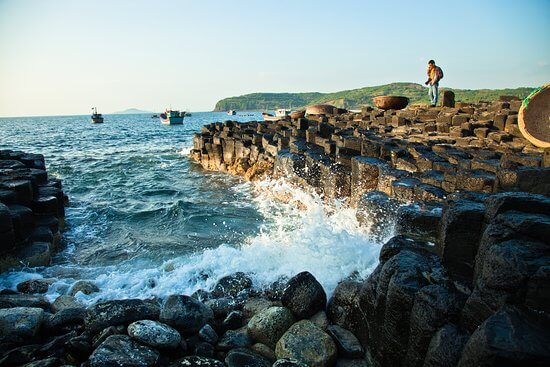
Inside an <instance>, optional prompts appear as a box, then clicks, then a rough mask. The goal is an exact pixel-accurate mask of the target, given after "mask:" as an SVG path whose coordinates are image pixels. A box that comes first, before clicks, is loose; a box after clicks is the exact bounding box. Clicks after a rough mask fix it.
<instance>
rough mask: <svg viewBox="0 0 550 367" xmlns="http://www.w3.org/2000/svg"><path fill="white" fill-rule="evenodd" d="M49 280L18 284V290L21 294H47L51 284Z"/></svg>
mask: <svg viewBox="0 0 550 367" xmlns="http://www.w3.org/2000/svg"><path fill="white" fill-rule="evenodd" d="M51 282H52V281H51V280H47V279H29V280H26V281H24V282H21V283H19V284H17V290H18V291H19V292H21V293H28V294H32V293H46V292H47V291H48V288H49V286H50V284H51Z"/></svg>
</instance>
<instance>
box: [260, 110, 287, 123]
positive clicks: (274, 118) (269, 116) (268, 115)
mask: <svg viewBox="0 0 550 367" xmlns="http://www.w3.org/2000/svg"><path fill="white" fill-rule="evenodd" d="M262 117H263V118H264V121H280V120H282V119H284V118H285V117H284V116H275V115H273V114H271V113H267V112H262Z"/></svg>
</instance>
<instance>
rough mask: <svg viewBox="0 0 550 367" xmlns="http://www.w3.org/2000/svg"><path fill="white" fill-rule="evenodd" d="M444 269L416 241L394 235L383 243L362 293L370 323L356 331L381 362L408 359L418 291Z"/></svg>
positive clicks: (360, 304) (435, 258)
mask: <svg viewBox="0 0 550 367" xmlns="http://www.w3.org/2000/svg"><path fill="white" fill-rule="evenodd" d="M441 273H442V269H441V266H440V265H439V261H438V258H437V256H436V255H434V254H432V253H430V252H428V251H426V250H425V249H424V248H423V245H422V244H421V243H419V242H417V241H412V240H408V239H405V238H402V237H395V238H393V239H392V240H390V241H388V242H387V243H386V244H385V245H384V246H383V247H382V250H381V252H380V265H379V266H378V267H377V268H376V269H375V271H374V272H373V273H372V274H371V275H370V276H369V278H368V279H367V281H366V282H365V284H364V285H363V287H362V288H361V291H360V295H359V306H360V309H361V310H362V312H363V314H364V317H365V319H366V321H367V327H364V328H359V329H358V330H357V331H356V336H357V337H358V338H359V340H360V341H361V344H362V345H368V347H369V351H370V352H371V354H372V355H373V358H374V359H375V360H377V361H378V362H379V363H381V364H382V365H388V366H394V365H400V364H401V363H402V361H403V360H404V359H405V355H406V352H407V348H408V343H409V335H410V316H411V310H412V308H413V305H414V301H415V298H416V294H417V292H418V291H419V290H420V289H421V288H422V287H423V286H426V285H428V284H430V280H429V279H432V278H433V279H438V278H440V277H441V276H442V275H441Z"/></svg>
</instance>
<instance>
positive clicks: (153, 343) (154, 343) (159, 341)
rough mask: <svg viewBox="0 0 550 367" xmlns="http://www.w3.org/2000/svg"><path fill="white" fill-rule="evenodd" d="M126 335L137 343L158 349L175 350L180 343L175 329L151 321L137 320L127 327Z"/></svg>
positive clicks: (179, 337) (179, 336)
mask: <svg viewBox="0 0 550 367" xmlns="http://www.w3.org/2000/svg"><path fill="white" fill-rule="evenodd" d="M128 335H129V336H130V337H132V338H133V339H135V340H137V341H138V342H140V343H142V344H145V345H148V346H150V347H153V348H159V349H175V348H177V347H178V346H179V344H180V342H181V335H180V334H179V333H178V331H177V330H176V329H173V328H171V327H170V326H168V325H166V324H163V323H161V322H158V321H153V320H139V321H135V322H133V323H131V324H130V325H128Z"/></svg>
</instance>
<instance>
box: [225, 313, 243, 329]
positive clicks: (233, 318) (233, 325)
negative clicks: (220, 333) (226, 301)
mask: <svg viewBox="0 0 550 367" xmlns="http://www.w3.org/2000/svg"><path fill="white" fill-rule="evenodd" d="M243 322H244V314H243V313H242V311H231V312H230V313H229V315H227V317H226V318H225V319H224V320H223V323H222V327H223V328H224V329H225V330H235V329H238V328H240V327H241V326H243Z"/></svg>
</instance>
